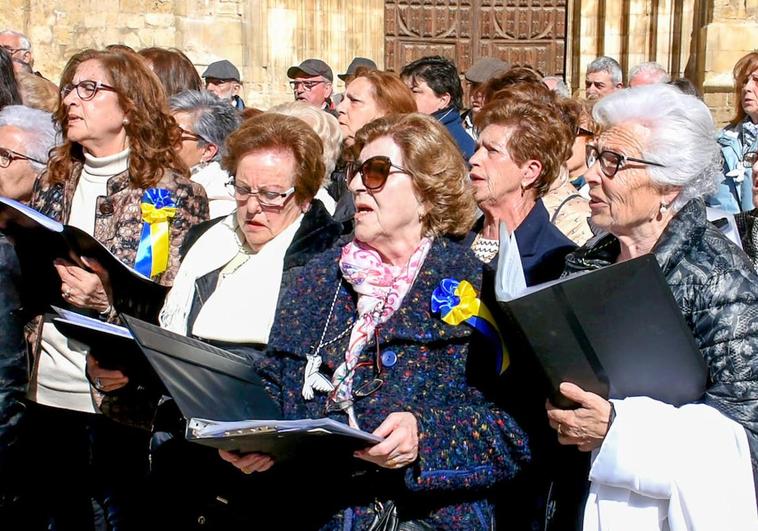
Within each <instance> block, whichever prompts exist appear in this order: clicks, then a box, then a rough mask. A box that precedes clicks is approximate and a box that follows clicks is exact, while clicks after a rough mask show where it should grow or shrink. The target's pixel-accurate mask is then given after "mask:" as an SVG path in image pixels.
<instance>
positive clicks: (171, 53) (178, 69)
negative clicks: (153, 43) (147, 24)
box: [137, 47, 205, 98]
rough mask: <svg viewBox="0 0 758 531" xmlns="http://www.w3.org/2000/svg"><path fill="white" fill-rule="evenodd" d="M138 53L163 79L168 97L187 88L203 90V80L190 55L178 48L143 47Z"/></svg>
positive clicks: (159, 77)
mask: <svg viewBox="0 0 758 531" xmlns="http://www.w3.org/2000/svg"><path fill="white" fill-rule="evenodd" d="M137 54H138V55H139V56H140V57H144V58H145V60H146V61H147V62H148V63H149V64H148V66H150V67H151V68H150V69H151V70H152V71H153V72H155V75H156V76H158V79H160V80H161V84H162V85H163V90H164V91H166V97H168V98H170V97H171V96H174V95H176V94H179V93H180V92H183V91H185V90H203V89H204V88H205V87H204V86H203V80H202V79H200V74H198V73H197V70H195V66H194V65H193V64H192V61H190V60H189V57H187V56H186V55H184V53H182V52H181V51H180V50H177V49H176V48H158V47H152V48H143V49H142V50H140V51H139V52H137Z"/></svg>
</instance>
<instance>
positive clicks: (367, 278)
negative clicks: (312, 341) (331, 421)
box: [332, 238, 432, 428]
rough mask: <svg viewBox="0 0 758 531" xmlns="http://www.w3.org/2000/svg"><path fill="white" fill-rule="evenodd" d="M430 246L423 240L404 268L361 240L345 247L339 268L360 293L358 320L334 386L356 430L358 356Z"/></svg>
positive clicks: (402, 293)
mask: <svg viewBox="0 0 758 531" xmlns="http://www.w3.org/2000/svg"><path fill="white" fill-rule="evenodd" d="M431 246H432V240H431V239H430V238H423V239H422V240H421V243H420V244H419V246H418V248H417V249H416V251H415V252H414V253H413V255H412V256H411V258H410V260H409V261H408V264H407V265H406V266H405V267H398V266H392V265H388V264H385V263H384V262H382V258H381V256H379V253H378V252H377V251H375V250H374V249H372V248H371V247H369V246H367V245H365V244H363V243H361V242H359V241H352V242H350V243H349V244H347V245H345V246H344V247H343V248H342V256H341V257H340V269H341V270H342V276H343V278H344V279H345V280H347V281H348V282H349V283H350V284H351V285H352V286H353V289H354V290H355V291H356V293H358V319H357V320H356V322H355V324H354V325H353V328H352V330H351V332H350V343H349V344H348V347H347V351H346V352H345V361H344V363H342V364H341V365H340V366H339V367H337V370H336V371H334V376H333V377H332V384H333V385H334V389H335V391H334V393H335V395H334V399H335V401H336V402H337V403H338V404H340V405H341V407H342V409H344V410H345V412H346V413H347V415H348V419H349V422H350V425H351V426H353V427H354V428H357V427H358V419H357V418H356V416H355V411H354V409H353V406H352V395H353V377H354V376H355V366H356V364H357V363H358V356H359V354H360V353H361V351H362V350H363V348H364V347H365V346H366V344H368V342H369V339H370V338H371V335H372V334H374V332H375V330H376V327H377V326H379V325H380V324H382V323H385V322H387V321H388V320H389V318H390V317H392V315H393V314H394V313H395V312H396V311H397V309H398V308H400V304H401V303H402V302H403V298H404V297H405V295H406V294H407V293H408V291H409V290H410V289H411V286H412V285H413V282H414V281H415V280H416V276H418V273H419V271H420V270H421V266H422V265H423V263H424V260H425V259H426V255H427V253H428V252H429V249H430V248H431Z"/></svg>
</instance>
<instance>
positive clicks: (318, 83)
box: [287, 59, 336, 114]
mask: <svg viewBox="0 0 758 531" xmlns="http://www.w3.org/2000/svg"><path fill="white" fill-rule="evenodd" d="M287 77H289V78H290V79H291V80H292V81H290V86H291V87H292V91H293V93H294V94H295V99H296V100H302V101H305V102H307V103H310V104H311V105H313V106H314V107H318V108H319V109H321V110H323V111H326V112H328V113H331V114H336V113H335V110H334V108H333V106H332V102H331V100H330V99H329V98H330V96H331V95H332V82H333V81H334V75H333V74H332V69H331V68H329V65H328V64H326V63H325V62H324V61H322V60H321V59H306V60H305V61H303V62H302V63H300V64H299V65H297V66H291V67H289V68H288V69H287Z"/></svg>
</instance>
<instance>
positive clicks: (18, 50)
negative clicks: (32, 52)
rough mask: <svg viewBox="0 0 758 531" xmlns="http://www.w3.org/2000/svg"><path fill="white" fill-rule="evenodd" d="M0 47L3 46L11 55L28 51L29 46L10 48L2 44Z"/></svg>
mask: <svg viewBox="0 0 758 531" xmlns="http://www.w3.org/2000/svg"><path fill="white" fill-rule="evenodd" d="M0 48H3V49H4V50H5V51H6V52H8V53H9V54H11V55H15V54H16V52H28V51H29V48H11V47H10V46H6V45H2V46H0Z"/></svg>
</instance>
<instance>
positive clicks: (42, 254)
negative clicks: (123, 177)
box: [0, 197, 168, 315]
mask: <svg viewBox="0 0 758 531" xmlns="http://www.w3.org/2000/svg"><path fill="white" fill-rule="evenodd" d="M0 228H2V230H3V232H5V233H6V234H8V235H9V236H11V238H12V239H13V242H14V247H15V249H16V254H17V255H18V259H19V263H20V265H21V272H22V274H23V275H24V277H25V278H28V279H30V282H31V283H32V284H33V285H34V286H35V288H36V289H35V292H36V293H38V294H40V296H41V301H40V302H41V303H42V304H56V305H59V306H60V305H62V304H64V303H65V301H63V299H62V298H61V290H60V286H61V280H60V277H59V276H58V273H57V271H56V270H55V267H54V266H53V262H54V261H55V260H56V259H65V260H68V261H70V262H73V263H75V264H76V265H78V266H80V267H82V268H84V269H87V266H86V264H84V262H83V261H82V257H86V258H93V259H95V260H97V261H98V262H99V263H100V265H102V266H103V268H104V269H105V270H106V271H108V274H109V276H110V280H111V291H112V293H113V299H114V300H113V304H114V306H115V308H116V310H118V311H123V312H128V313H132V314H135V313H137V314H141V315H150V314H152V313H154V312H155V308H156V307H157V308H160V306H161V305H162V304H163V300H164V298H165V296H166V293H167V291H168V288H167V287H165V286H162V285H160V284H158V283H156V282H153V281H152V280H151V279H149V278H147V277H145V276H143V275H141V274H140V273H139V272H137V271H135V270H134V269H132V268H131V267H129V266H128V265H126V264H124V263H123V262H121V260H119V259H118V258H117V257H116V256H114V255H113V254H112V253H111V252H110V251H109V250H108V249H106V248H105V247H104V246H103V244H101V243H100V242H99V241H97V240H96V239H95V238H93V237H92V236H90V235H89V234H87V233H86V232H84V231H83V230H81V229H78V228H76V227H72V226H69V225H63V224H61V223H59V222H57V221H55V220H53V219H50V218H48V217H47V216H45V215H44V214H41V213H40V212H38V211H36V210H34V209H33V208H31V207H28V206H26V205H24V204H22V203H19V202H17V201H14V200H12V199H9V198H7V197H0Z"/></svg>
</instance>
